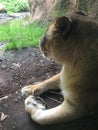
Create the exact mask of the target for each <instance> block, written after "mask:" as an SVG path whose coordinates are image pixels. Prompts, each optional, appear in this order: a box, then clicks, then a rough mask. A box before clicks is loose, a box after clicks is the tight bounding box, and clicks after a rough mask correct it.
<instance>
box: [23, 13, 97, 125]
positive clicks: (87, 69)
mask: <svg viewBox="0 0 98 130" xmlns="http://www.w3.org/2000/svg"><path fill="white" fill-rule="evenodd" d="M40 48H41V50H42V52H43V53H44V55H45V56H46V57H48V58H50V57H51V58H53V59H54V60H55V61H56V62H57V63H59V64H62V66H63V67H62V71H61V73H60V74H57V75H55V76H53V77H52V78H50V79H48V80H46V81H43V82H41V83H39V84H37V85H29V86H26V87H24V88H22V90H21V91H22V94H23V95H29V94H33V95H40V94H42V93H43V92H44V91H47V90H49V89H58V88H59V87H60V89H61V90H62V94H63V96H64V101H63V103H62V104H61V105H59V106H57V107H55V108H52V109H49V110H46V109H45V108H44V107H43V106H40V105H39V104H37V103H36V101H34V99H33V96H28V97H27V98H26V100H25V109H26V111H27V112H29V113H30V114H31V118H32V119H33V120H34V121H35V122H37V123H39V124H41V125H46V124H52V123H59V122H64V121H65V122H67V121H71V120H73V119H76V118H79V117H81V116H83V115H88V114H91V113H93V112H95V111H96V110H97V108H98V107H97V106H98V23H97V22H96V21H94V20H91V19H90V18H88V17H86V16H82V15H79V14H73V15H71V16H70V17H65V16H62V17H59V18H57V19H56V20H54V21H53V22H52V23H51V24H50V26H49V27H48V28H47V30H46V32H45V34H44V36H43V37H42V38H41V40H40Z"/></svg>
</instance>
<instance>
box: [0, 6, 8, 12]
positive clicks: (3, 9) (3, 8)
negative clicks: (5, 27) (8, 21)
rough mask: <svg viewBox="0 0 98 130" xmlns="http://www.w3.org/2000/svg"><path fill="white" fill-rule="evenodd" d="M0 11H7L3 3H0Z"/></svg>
mask: <svg viewBox="0 0 98 130" xmlns="http://www.w3.org/2000/svg"><path fill="white" fill-rule="evenodd" d="M0 13H7V10H6V8H5V6H4V5H3V4H0Z"/></svg>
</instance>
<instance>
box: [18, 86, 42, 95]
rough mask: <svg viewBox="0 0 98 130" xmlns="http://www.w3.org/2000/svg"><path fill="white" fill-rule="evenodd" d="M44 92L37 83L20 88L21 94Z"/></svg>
mask: <svg viewBox="0 0 98 130" xmlns="http://www.w3.org/2000/svg"><path fill="white" fill-rule="evenodd" d="M43 92H44V88H43V87H42V86H39V85H29V86H25V87H23V88H22V89H21V93H22V96H24V97H27V96H29V95H35V96H38V95H40V94H42V93H43Z"/></svg>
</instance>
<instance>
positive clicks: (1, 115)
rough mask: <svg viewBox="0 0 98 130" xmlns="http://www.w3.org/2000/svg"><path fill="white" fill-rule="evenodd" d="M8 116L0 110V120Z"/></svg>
mask: <svg viewBox="0 0 98 130" xmlns="http://www.w3.org/2000/svg"><path fill="white" fill-rule="evenodd" d="M8 117H9V116H8V115H5V114H4V113H3V112H0V121H4V120H5V119H6V118H8Z"/></svg>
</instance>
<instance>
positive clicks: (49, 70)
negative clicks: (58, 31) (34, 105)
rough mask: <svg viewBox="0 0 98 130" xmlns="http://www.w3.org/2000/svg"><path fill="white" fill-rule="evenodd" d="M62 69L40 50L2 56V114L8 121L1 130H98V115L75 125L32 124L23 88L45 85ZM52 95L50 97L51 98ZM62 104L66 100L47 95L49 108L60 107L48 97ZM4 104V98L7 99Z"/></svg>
mask: <svg viewBox="0 0 98 130" xmlns="http://www.w3.org/2000/svg"><path fill="white" fill-rule="evenodd" d="M60 69H61V66H60V65H57V64H56V63H55V62H54V61H51V60H47V59H46V58H43V57H42V54H41V52H40V51H39V48H37V47H36V48H26V49H23V50H19V51H13V50H11V51H8V52H6V53H3V52H0V112H3V113H4V114H5V115H8V117H7V118H6V119H5V120H3V121H1V122H0V130H53V129H56V130H65V129H66V130H97V129H98V124H97V123H98V115H94V116H91V117H85V118H82V119H78V120H76V121H73V122H69V123H65V124H60V125H51V126H44V127H43V126H40V125H38V124H36V123H34V122H33V121H31V119H30V117H29V116H28V114H27V113H26V112H25V111H24V99H23V97H21V93H20V90H21V88H22V87H23V86H25V85H28V84H33V83H35V82H40V81H43V80H45V79H47V78H49V77H51V76H53V75H54V74H56V73H58V72H59V71H60ZM47 95H48V96H47ZM49 96H50V97H52V98H56V99H58V100H59V101H62V100H63V99H62V96H61V95H59V96H57V95H56V94H50V92H48V93H46V94H43V95H42V97H43V98H44V100H45V102H46V104H47V105H48V108H51V107H54V106H57V105H58V104H59V103H57V102H55V101H52V100H51V99H49V98H48V97H49ZM4 97H5V99H3V100H1V99H2V98H4Z"/></svg>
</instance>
